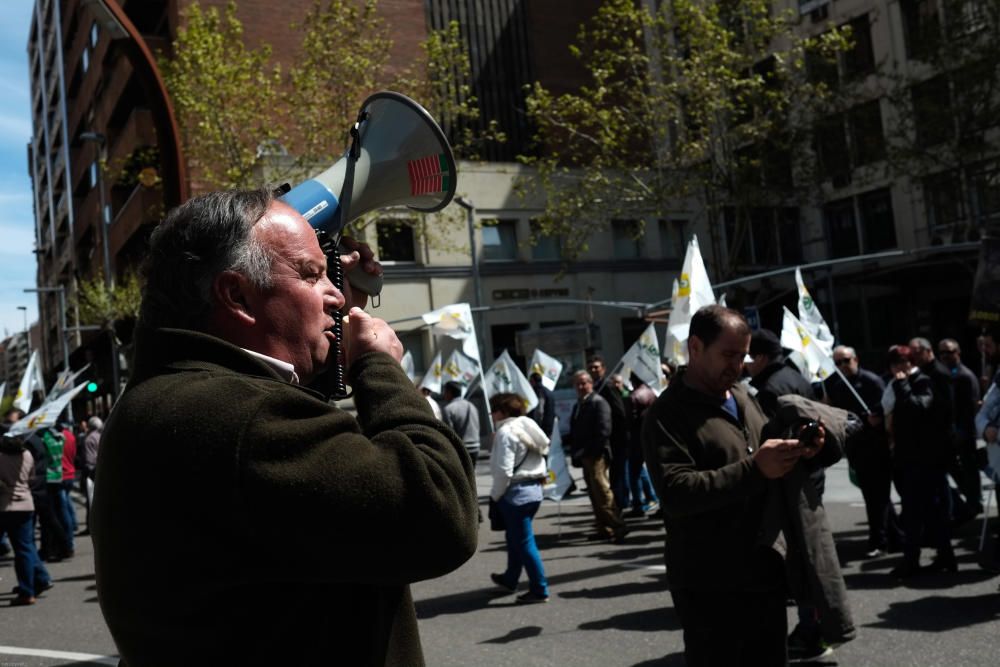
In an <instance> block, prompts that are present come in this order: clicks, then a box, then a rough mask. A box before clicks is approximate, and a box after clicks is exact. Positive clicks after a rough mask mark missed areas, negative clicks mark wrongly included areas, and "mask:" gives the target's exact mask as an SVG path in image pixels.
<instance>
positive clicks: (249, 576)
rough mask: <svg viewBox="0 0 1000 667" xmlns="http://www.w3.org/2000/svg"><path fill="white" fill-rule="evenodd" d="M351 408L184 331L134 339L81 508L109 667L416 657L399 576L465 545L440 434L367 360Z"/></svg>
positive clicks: (456, 486)
mask: <svg viewBox="0 0 1000 667" xmlns="http://www.w3.org/2000/svg"><path fill="white" fill-rule="evenodd" d="M351 384H352V386H353V387H354V391H355V403H356V405H357V408H358V417H357V419H355V418H354V417H352V416H351V415H350V414H348V413H346V412H344V411H342V410H339V409H337V408H335V407H333V406H331V405H329V404H328V403H326V402H325V401H323V400H321V398H320V397H319V396H318V395H316V394H314V393H313V392H311V391H309V390H308V389H304V388H301V387H298V386H295V385H292V384H289V383H287V382H285V381H283V380H282V379H281V378H280V377H279V376H278V375H277V374H276V373H275V372H274V371H272V370H271V369H270V368H269V367H268V366H267V365H266V364H265V363H264V362H262V361H260V360H258V359H256V358H254V357H252V356H250V355H248V354H246V353H245V352H243V351H242V350H240V349H239V348H237V347H235V346H233V345H230V344H229V343H226V342H224V341H222V340H219V339H217V338H214V337H212V336H208V335H205V334H200V333H195V332H191V331H182V330H170V329H162V330H157V331H140V332H138V334H137V343H136V362H135V368H134V372H133V378H132V380H131V381H130V382H129V385H128V387H127V389H126V390H125V392H124V394H123V395H122V397H121V399H120V400H119V402H118V404H117V405H116V406H115V409H114V411H113V413H112V415H111V416H110V418H109V419H108V422H107V425H106V427H105V429H104V437H103V440H102V443H101V452H100V457H99V461H98V469H97V485H96V489H97V490H96V498H95V506H94V530H93V533H94V550H95V560H96V573H97V590H98V596H99V599H100V603H101V609H102V611H103V612H104V616H105V619H106V620H107V622H108V626H109V628H110V629H111V633H112V635H113V637H114V639H115V642H116V644H117V645H118V648H119V650H120V652H121V655H122V658H123V661H122V662H123V664H127V665H128V666H129V667H144V666H146V665H264V664H267V665H352V666H353V665H405V666H410V665H422V664H423V657H422V653H421V649H420V639H419V635H418V632H417V623H416V615H415V613H414V608H413V602H412V600H411V598H410V592H409V586H408V584H409V583H410V582H413V581H419V580H421V579H428V578H431V577H437V576H440V575H443V574H445V573H447V572H450V571H452V570H454V569H455V568H457V567H458V566H459V565H461V564H462V563H463V562H465V561H466V560H467V559H468V558H469V557H470V556H471V555H472V554H473V552H474V551H475V548H476V539H477V529H478V526H477V504H476V487H475V479H474V476H473V471H472V467H471V462H470V461H469V457H468V455H467V454H466V452H465V448H464V447H463V446H462V443H461V441H460V440H459V439H458V438H457V436H456V435H455V434H454V433H453V432H452V431H451V430H450V429H448V428H447V427H446V426H444V425H443V424H442V423H441V422H440V421H438V420H437V419H435V418H434V415H433V414H432V413H431V409H430V407H429V406H428V404H427V401H426V400H425V399H424V398H423V396H421V395H420V394H419V393H418V392H417V391H416V389H414V387H413V384H412V383H411V382H410V381H409V380H408V379H407V377H406V374H405V373H404V372H403V370H402V369H401V368H400V366H399V364H398V363H396V362H395V360H393V359H392V358H391V357H389V356H388V355H386V354H382V353H372V354H368V355H365V356H363V357H361V358H360V359H358V360H357V361H356V362H355V363H354V364H353V365H352V367H351Z"/></svg>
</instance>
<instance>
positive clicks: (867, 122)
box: [848, 100, 885, 167]
mask: <svg viewBox="0 0 1000 667" xmlns="http://www.w3.org/2000/svg"><path fill="white" fill-rule="evenodd" d="M848 122H849V123H850V126H851V140H852V141H853V143H854V166H855V167H860V166H861V165H865V164H870V163H872V162H877V161H878V160H883V159H885V136H884V135H883V133H882V110H881V107H880V106H879V101H878V100H872V101H871V102H867V103H865V104H859V105H858V106H856V107H854V108H853V109H851V111H850V112H849V114H848Z"/></svg>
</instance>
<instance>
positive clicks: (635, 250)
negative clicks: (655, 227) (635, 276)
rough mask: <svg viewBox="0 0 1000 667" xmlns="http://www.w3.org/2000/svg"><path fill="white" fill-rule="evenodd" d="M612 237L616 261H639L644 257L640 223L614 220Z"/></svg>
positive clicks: (612, 222)
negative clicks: (640, 237) (640, 238)
mask: <svg viewBox="0 0 1000 667" xmlns="http://www.w3.org/2000/svg"><path fill="white" fill-rule="evenodd" d="M611 235H612V245H613V246H614V257H615V259H638V258H639V257H640V256H641V255H642V245H641V244H640V241H639V223H638V222H636V221H635V220H612V221H611Z"/></svg>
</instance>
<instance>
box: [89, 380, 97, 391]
mask: <svg viewBox="0 0 1000 667" xmlns="http://www.w3.org/2000/svg"><path fill="white" fill-rule="evenodd" d="M87 393H88V394H96V393H97V383H96V382H94V381H93V380H91V381H90V382H88V383H87Z"/></svg>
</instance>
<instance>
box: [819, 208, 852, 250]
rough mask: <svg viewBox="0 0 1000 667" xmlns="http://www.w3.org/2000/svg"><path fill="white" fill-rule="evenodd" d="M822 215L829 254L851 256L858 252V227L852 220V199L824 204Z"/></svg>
mask: <svg viewBox="0 0 1000 667" xmlns="http://www.w3.org/2000/svg"><path fill="white" fill-rule="evenodd" d="M823 217H824V218H825V219H826V228H827V234H828V237H827V238H828V240H829V247H830V255H831V256H833V257H852V256H854V255H857V254H860V253H859V251H860V250H861V248H860V245H859V243H858V228H857V224H856V223H855V220H854V201H853V200H851V199H841V200H840V201H835V202H831V203H829V204H827V205H825V206H824V207H823Z"/></svg>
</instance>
